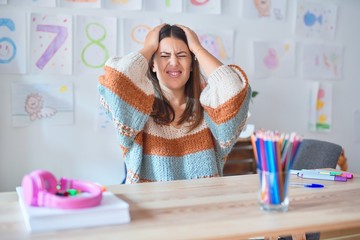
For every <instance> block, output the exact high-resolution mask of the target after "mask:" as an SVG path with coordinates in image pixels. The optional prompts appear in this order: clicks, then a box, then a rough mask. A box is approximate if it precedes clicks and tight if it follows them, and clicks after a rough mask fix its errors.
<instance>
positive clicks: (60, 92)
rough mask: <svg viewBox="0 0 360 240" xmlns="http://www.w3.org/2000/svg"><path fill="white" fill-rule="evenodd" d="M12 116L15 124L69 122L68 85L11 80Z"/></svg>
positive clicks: (71, 103)
mask: <svg viewBox="0 0 360 240" xmlns="http://www.w3.org/2000/svg"><path fill="white" fill-rule="evenodd" d="M12 119H13V125H14V126H15V127H18V126H27V125H31V124H51V125H58V124H72V123H73V87H72V84H71V83H67V82H66V83H51V84H45V83H37V84H36V83H34V84H30V83H23V82H16V83H13V84H12Z"/></svg>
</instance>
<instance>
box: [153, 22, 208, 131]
mask: <svg viewBox="0 0 360 240" xmlns="http://www.w3.org/2000/svg"><path fill="white" fill-rule="evenodd" d="M167 37H173V38H177V39H180V40H182V41H184V42H185V43H186V45H188V42H187V39H186V35H185V32H184V31H183V30H182V29H181V28H180V27H178V26H175V25H169V24H166V25H165V26H164V27H162V28H161V30H160V33H159V42H160V41H161V40H162V39H164V38H167ZM190 53H191V60H192V61H191V69H192V71H191V72H190V76H189V80H188V81H187V83H186V84H185V95H186V107H185V111H184V112H183V114H182V115H181V117H180V120H179V121H178V124H182V123H184V122H186V121H189V122H191V124H190V128H189V131H191V130H192V129H194V128H196V127H197V126H198V125H199V124H200V123H201V122H202V120H203V117H204V113H203V107H202V106H201V104H200V100H199V99H200V93H201V86H200V67H199V62H198V61H197V60H196V59H195V55H194V54H193V53H192V52H190ZM154 56H155V54H154V55H153V56H152V57H151V59H150V62H149V66H150V67H149V71H148V77H149V79H150V80H151V81H152V83H153V85H154V88H155V101H154V104H153V109H152V113H151V115H150V116H151V117H153V118H154V121H155V122H156V123H157V124H161V125H167V124H170V123H171V122H173V121H174V119H175V111H174V109H173V108H172V107H171V105H170V103H169V101H168V100H167V99H166V97H165V96H164V94H163V92H162V91H161V88H160V84H159V80H158V78H157V77H156V73H155V72H152V71H151V69H152V67H151V66H153V64H154Z"/></svg>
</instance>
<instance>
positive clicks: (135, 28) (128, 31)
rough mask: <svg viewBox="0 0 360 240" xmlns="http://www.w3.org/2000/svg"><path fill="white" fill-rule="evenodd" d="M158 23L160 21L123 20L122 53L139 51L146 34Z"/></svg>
mask: <svg viewBox="0 0 360 240" xmlns="http://www.w3.org/2000/svg"><path fill="white" fill-rule="evenodd" d="M160 23H161V21H160V19H124V46H123V53H124V54H128V53H130V52H134V51H138V50H140V49H141V48H142V47H143V45H144V41H145V37H146V35H147V33H148V32H149V31H150V30H151V29H152V28H154V27H156V26H157V25H159V24H160Z"/></svg>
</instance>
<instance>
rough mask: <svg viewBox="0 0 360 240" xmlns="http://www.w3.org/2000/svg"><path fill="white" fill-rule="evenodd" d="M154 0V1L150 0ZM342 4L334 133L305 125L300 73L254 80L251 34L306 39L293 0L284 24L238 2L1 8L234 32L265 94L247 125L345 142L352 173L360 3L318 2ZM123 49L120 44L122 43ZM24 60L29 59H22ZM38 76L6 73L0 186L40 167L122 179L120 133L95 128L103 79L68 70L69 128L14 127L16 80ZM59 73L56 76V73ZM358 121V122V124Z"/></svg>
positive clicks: (243, 60)
mask: <svg viewBox="0 0 360 240" xmlns="http://www.w3.org/2000/svg"><path fill="white" fill-rule="evenodd" d="M146 1H151V0H146ZM318 1H319V2H323V3H334V4H337V5H339V11H338V25H337V30H336V37H335V40H334V41H331V43H339V44H343V45H344V48H345V52H344V66H343V78H342V79H341V80H340V81H334V84H333V86H334V90H333V91H334V92H333V119H332V123H333V129H332V131H331V132H330V133H316V132H315V133H314V132H309V131H308V130H307V114H306V109H307V103H308V99H307V87H306V86H307V83H308V82H309V81H308V80H305V79H302V78H301V76H300V74H297V77H295V78H291V79H276V78H269V79H253V78H252V77H251V66H252V64H251V62H250V59H251V57H250V51H249V49H250V42H251V40H253V39H263V40H284V39H293V40H296V41H297V42H298V43H299V44H301V43H302V42H305V41H306V40H303V39H298V38H296V37H295V36H294V34H293V20H294V14H295V11H294V6H295V1H292V0H291V1H288V10H289V14H288V18H287V21H286V22H284V23H276V22H266V21H262V20H250V19H243V18H240V17H239V16H238V14H237V9H238V7H239V6H238V4H239V3H238V1H237V0H223V12H224V14H222V15H204V14H202V15H195V14H189V13H182V14H178V13H161V12H154V11H146V10H143V11H137V12H119V11H115V10H105V9H65V8H55V9H52V8H33V7H25V6H23V5H21V4H20V5H19V2H22V1H18V0H8V2H9V3H12V2H13V3H17V5H15V6H14V5H5V6H0V16H1V12H2V11H6V12H11V11H13V12H15V11H16V12H22V13H24V14H25V13H28V12H31V11H33V12H38V13H59V14H64V13H68V14H72V15H73V16H74V17H75V16H76V15H79V14H81V15H94V16H115V17H118V19H119V23H120V22H121V19H123V18H128V17H129V18H137V17H145V16H146V17H153V18H159V16H160V15H161V19H163V21H164V22H168V23H180V24H184V25H188V26H191V27H194V28H215V29H216V28H221V29H233V30H235V63H236V64H239V65H241V66H242V67H243V68H244V69H245V70H246V71H247V72H248V74H249V78H250V81H251V85H252V88H253V89H254V90H257V91H259V92H260V94H259V95H258V96H257V97H256V98H255V99H254V102H253V104H252V105H251V113H252V116H251V118H250V119H249V123H254V124H255V126H256V128H265V129H273V130H279V131H284V132H290V131H296V132H297V133H299V134H302V135H304V136H305V137H310V138H317V139H323V140H328V141H332V142H336V143H339V144H341V145H342V146H343V147H344V149H345V152H346V156H347V158H348V162H349V170H350V171H353V172H357V173H360V161H359V159H358V158H359V157H360V143H359V142H355V141H354V139H355V133H354V129H355V123H354V111H355V110H356V109H360V97H359V93H358V92H359V90H360V81H359V76H360V66H359V64H358V62H359V60H358V57H359V56H360V47H359V42H360V28H359V27H358V26H357V24H358V23H359V22H360V15H359V14H358V12H359V10H360V1H357V0H345V1H344V0H342V1H341V0H326V1H325V0H318ZM119 48H120V44H119ZM24 57H25V56H24ZM41 77H43V76H41V75H36V76H35V75H31V74H26V75H15V74H12V75H9V74H1V73H0V79H1V80H0V102H1V104H0V112H1V118H0V191H12V190H14V188H15V187H16V186H18V185H20V184H21V178H22V176H23V175H24V174H26V173H28V172H30V171H32V170H34V169H37V168H41V169H48V170H50V171H52V172H53V173H54V174H55V175H56V176H57V177H60V176H66V177H71V178H78V179H88V180H93V181H97V182H100V183H102V184H117V183H119V182H121V180H122V177H123V165H122V161H121V152H120V149H119V147H118V145H117V140H116V136H115V134H105V133H99V132H97V131H96V130H95V127H94V125H95V115H94V112H96V111H94V108H97V106H98V103H97V99H96V91H97V90H96V87H97V78H98V76H92V75H71V76H62V77H61V79H64V80H70V81H72V82H73V83H74V95H75V96H74V97H75V119H74V124H73V125H70V126H30V127H22V128H14V127H12V124H11V94H10V93H11V83H12V82H13V81H15V80H32V79H35V78H41ZM53 77H57V76H53ZM358 124H360V123H358Z"/></svg>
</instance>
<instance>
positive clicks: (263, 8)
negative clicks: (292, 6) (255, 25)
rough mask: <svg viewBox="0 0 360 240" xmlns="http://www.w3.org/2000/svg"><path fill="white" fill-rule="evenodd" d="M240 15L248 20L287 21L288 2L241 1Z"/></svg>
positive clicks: (265, 0)
mask: <svg viewBox="0 0 360 240" xmlns="http://www.w3.org/2000/svg"><path fill="white" fill-rule="evenodd" d="M240 4H241V8H240V15H241V16H243V17H246V18H263V19H273V20H277V21H284V20H285V19H286V8H287V1H286V0H249V1H241V2H240Z"/></svg>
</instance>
